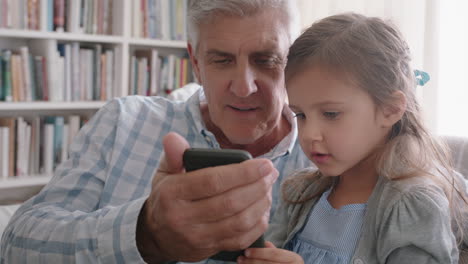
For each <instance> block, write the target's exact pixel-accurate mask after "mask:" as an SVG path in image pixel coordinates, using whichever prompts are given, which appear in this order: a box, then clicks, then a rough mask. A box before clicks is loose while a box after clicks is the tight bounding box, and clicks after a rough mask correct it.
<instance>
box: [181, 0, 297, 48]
mask: <svg viewBox="0 0 468 264" xmlns="http://www.w3.org/2000/svg"><path fill="white" fill-rule="evenodd" d="M267 8H274V9H278V10H281V11H282V12H284V13H285V15H286V21H287V23H289V25H288V27H289V30H288V31H289V41H290V43H292V42H293V41H294V39H296V37H297V36H298V35H299V33H300V26H299V18H300V15H299V11H298V9H297V4H296V1H295V0H188V9H187V36H188V41H189V43H190V44H192V46H193V49H194V50H196V48H197V46H198V34H199V31H198V29H199V25H200V24H201V23H202V22H206V21H209V20H210V19H212V18H213V17H214V16H215V15H219V14H223V15H227V16H237V17H245V16H251V15H253V14H256V13H258V12H260V11H261V10H264V9H267Z"/></svg>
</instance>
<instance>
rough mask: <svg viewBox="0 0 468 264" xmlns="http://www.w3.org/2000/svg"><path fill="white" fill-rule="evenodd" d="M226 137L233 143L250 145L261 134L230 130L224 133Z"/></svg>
mask: <svg viewBox="0 0 468 264" xmlns="http://www.w3.org/2000/svg"><path fill="white" fill-rule="evenodd" d="M225 135H226V137H227V139H228V140H229V142H230V143H231V144H234V145H250V144H254V143H255V142H256V141H257V140H258V139H259V138H260V137H261V135H260V134H259V133H254V132H252V133H246V131H236V130H231V131H229V132H228V133H225Z"/></svg>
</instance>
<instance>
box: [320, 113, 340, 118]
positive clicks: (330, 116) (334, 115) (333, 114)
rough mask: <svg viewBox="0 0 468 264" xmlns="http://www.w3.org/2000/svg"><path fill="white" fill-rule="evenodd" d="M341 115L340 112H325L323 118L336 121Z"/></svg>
mask: <svg viewBox="0 0 468 264" xmlns="http://www.w3.org/2000/svg"><path fill="white" fill-rule="evenodd" d="M339 115H340V112H323V116H324V117H326V118H327V119H336V118H337V117H338V116H339Z"/></svg>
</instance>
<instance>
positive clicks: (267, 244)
mask: <svg viewBox="0 0 468 264" xmlns="http://www.w3.org/2000/svg"><path fill="white" fill-rule="evenodd" d="M265 247H266V248H276V247H275V245H274V244H273V243H271V242H270V241H265Z"/></svg>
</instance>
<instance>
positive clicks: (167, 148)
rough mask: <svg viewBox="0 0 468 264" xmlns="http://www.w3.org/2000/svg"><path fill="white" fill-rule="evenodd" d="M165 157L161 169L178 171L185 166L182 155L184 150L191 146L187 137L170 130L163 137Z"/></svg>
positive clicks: (172, 171) (169, 171) (170, 171)
mask: <svg viewBox="0 0 468 264" xmlns="http://www.w3.org/2000/svg"><path fill="white" fill-rule="evenodd" d="M163 147H164V157H163V159H162V161H161V165H160V166H159V171H161V172H165V173H178V172H181V171H182V170H183V168H184V165H183V161H182V157H183V154H184V151H185V150H186V149H188V148H190V145H189V143H188V142H187V140H185V138H183V137H182V136H180V135H179V134H177V133H175V132H170V133H168V134H167V135H166V136H164V138H163Z"/></svg>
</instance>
